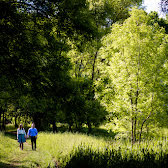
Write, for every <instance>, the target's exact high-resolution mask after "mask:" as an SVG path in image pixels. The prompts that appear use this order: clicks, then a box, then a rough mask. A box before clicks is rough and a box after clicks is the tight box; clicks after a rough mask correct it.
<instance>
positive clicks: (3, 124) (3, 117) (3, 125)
mask: <svg viewBox="0 0 168 168" xmlns="http://www.w3.org/2000/svg"><path fill="white" fill-rule="evenodd" d="M2 129H3V130H5V111H4V110H3V116H2Z"/></svg>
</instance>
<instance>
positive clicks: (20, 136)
mask: <svg viewBox="0 0 168 168" xmlns="http://www.w3.org/2000/svg"><path fill="white" fill-rule="evenodd" d="M17 140H18V142H19V143H20V150H21V149H22V150H23V143H24V142H26V132H25V129H24V128H23V125H22V124H20V125H19V128H18V129H17Z"/></svg>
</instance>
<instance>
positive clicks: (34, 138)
mask: <svg viewBox="0 0 168 168" xmlns="http://www.w3.org/2000/svg"><path fill="white" fill-rule="evenodd" d="M33 143H34V147H35V149H36V137H35V136H31V144H32V150H33Z"/></svg>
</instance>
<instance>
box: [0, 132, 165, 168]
mask: <svg viewBox="0 0 168 168" xmlns="http://www.w3.org/2000/svg"><path fill="white" fill-rule="evenodd" d="M4 165H5V166H4ZM82 165H83V167H85V168H86V167H91V168H94V167H95V168H99V167H101V168H103V167H108V168H110V167H125V166H126V165H127V167H168V166H167V165H168V139H167V138H166V137H164V138H160V139H153V140H151V141H144V142H142V143H141V144H139V143H136V144H135V145H134V146H133V147H132V146H131V143H130V141H129V140H114V139H109V137H108V138H107V139H105V138H103V137H102V136H100V137H98V136H97V135H96V136H92V135H90V136H88V135H86V134H81V133H68V132H65V133H56V134H53V133H45V132H40V133H39V136H38V139H37V151H32V150H31V146H30V140H27V142H26V143H25V145H24V151H20V150H19V144H18V142H17V141H16V139H15V137H14V136H9V135H8V134H6V135H5V134H4V133H0V167H25V168H28V167H45V168H46V167H62V168H65V167H66V168H77V167H78V168H79V167H80V168H82Z"/></svg>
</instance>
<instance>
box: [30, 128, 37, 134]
mask: <svg viewBox="0 0 168 168" xmlns="http://www.w3.org/2000/svg"><path fill="white" fill-rule="evenodd" d="M37 134H38V132H37V129H36V128H29V130H28V136H37Z"/></svg>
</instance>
